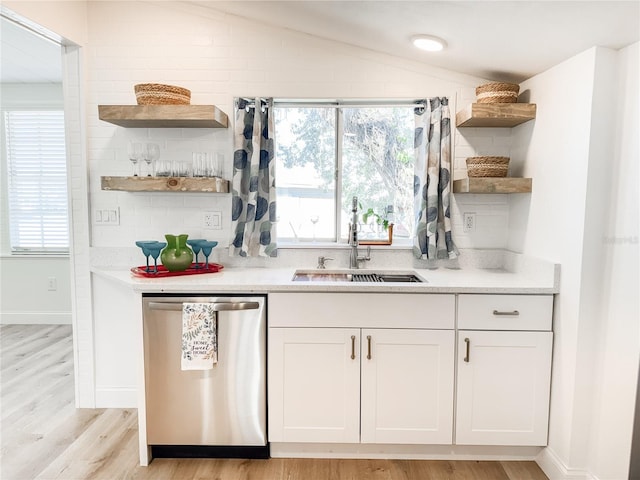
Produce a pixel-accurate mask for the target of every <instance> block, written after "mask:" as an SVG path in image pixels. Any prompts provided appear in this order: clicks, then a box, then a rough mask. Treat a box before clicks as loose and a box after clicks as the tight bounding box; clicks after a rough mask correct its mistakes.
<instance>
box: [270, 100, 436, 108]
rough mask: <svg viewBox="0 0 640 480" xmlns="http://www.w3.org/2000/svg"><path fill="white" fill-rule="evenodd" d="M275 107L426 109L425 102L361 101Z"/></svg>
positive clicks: (287, 104)
mask: <svg viewBox="0 0 640 480" xmlns="http://www.w3.org/2000/svg"><path fill="white" fill-rule="evenodd" d="M273 106H274V107H299V108H338V107H365V108H376V107H409V108H416V107H423V108H424V107H425V103H424V102H423V101H416V102H407V101H402V102H397V103H396V102H380V103H378V102H371V101H370V102H359V101H353V102H350V101H344V102H278V101H274V102H273Z"/></svg>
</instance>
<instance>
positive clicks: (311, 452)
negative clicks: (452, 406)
mask: <svg viewBox="0 0 640 480" xmlns="http://www.w3.org/2000/svg"><path fill="white" fill-rule="evenodd" d="M539 451H540V447H506V446H469V445H466V446H465V445H381V444H368V443H348V444H345V443H330V444H327V443H273V442H271V456H272V457H274V458H277V457H279V458H367V459H369V458H384V459H389V458H392V459H405V460H408V459H413V460H534V459H535V458H536V455H537V454H538V452H539Z"/></svg>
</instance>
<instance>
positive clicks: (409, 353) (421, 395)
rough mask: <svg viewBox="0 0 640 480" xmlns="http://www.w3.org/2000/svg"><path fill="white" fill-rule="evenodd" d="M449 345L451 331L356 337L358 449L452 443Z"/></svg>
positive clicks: (391, 331) (451, 350) (452, 341)
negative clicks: (359, 407) (369, 445)
mask: <svg viewBox="0 0 640 480" xmlns="http://www.w3.org/2000/svg"><path fill="white" fill-rule="evenodd" d="M454 344H455V337H454V332H453V330H400V329H397V330H394V329H389V330H387V329H375V330H363V331H362V354H361V355H362V360H361V363H362V400H361V403H362V416H361V422H362V443H405V444H409V443H423V444H429V443H430V444H451V443H452V431H453V383H454V380H453V379H454V360H455V355H454ZM369 345H370V347H369ZM369 357H370V358H369Z"/></svg>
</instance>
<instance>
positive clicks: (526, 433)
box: [455, 295, 553, 446]
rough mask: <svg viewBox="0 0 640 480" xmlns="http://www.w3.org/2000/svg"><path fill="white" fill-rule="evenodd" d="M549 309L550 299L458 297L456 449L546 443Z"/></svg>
mask: <svg viewBox="0 0 640 480" xmlns="http://www.w3.org/2000/svg"><path fill="white" fill-rule="evenodd" d="M551 308H552V297H550V296H518V295H513V296H509V295H460V296H459V299H458V325H459V327H460V328H461V329H460V330H458V354H457V356H458V358H457V389H456V392H457V396H456V400H457V401H456V436H455V443H456V444H458V445H531V446H543V445H546V444H547V432H548V418H549V392H550V380H551V352H552V342H553V333H552V332H551V331H549V330H550V327H551ZM474 328H475V329H477V330H472V329H474ZM509 329H511V330H513V331H509ZM525 329H526V330H525Z"/></svg>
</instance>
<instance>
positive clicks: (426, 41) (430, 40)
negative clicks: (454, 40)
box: [411, 35, 447, 52]
mask: <svg viewBox="0 0 640 480" xmlns="http://www.w3.org/2000/svg"><path fill="white" fill-rule="evenodd" d="M411 41H412V42H413V45H415V47H416V48H419V49H420V50H426V51H427V52H439V51H440V50H442V49H443V48H444V47H446V46H447V42H445V41H444V40H442V39H441V38H438V37H434V36H432V35H416V36H414V37H411Z"/></svg>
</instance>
